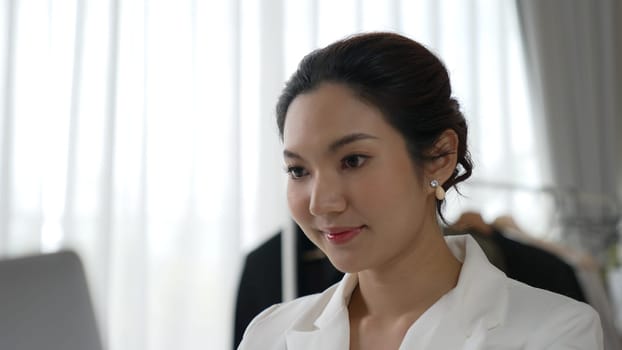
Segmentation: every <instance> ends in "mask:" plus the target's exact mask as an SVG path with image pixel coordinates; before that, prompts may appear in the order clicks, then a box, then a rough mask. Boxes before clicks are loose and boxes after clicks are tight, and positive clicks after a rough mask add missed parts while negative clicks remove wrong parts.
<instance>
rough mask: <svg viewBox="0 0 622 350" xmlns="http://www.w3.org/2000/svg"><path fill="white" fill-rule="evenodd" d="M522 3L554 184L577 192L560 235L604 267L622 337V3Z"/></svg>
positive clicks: (608, 341)
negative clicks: (621, 19)
mask: <svg viewBox="0 0 622 350" xmlns="http://www.w3.org/2000/svg"><path fill="white" fill-rule="evenodd" d="M517 4H518V10H519V11H518V12H519V19H520V24H521V30H522V32H523V33H524V35H523V38H524V40H525V47H526V54H527V55H526V57H527V60H528V62H529V65H528V66H529V68H530V69H529V71H528V73H529V76H528V77H529V80H530V85H531V86H532V90H531V93H532V97H533V101H534V107H535V108H534V112H535V113H536V114H537V115H539V116H540V117H541V118H542V120H543V121H544V124H545V126H546V127H545V133H546V135H547V141H548V142H547V147H546V150H547V151H548V152H547V153H548V157H549V159H550V164H551V173H552V181H553V182H554V183H555V184H556V185H558V186H562V187H565V188H569V189H572V191H570V192H569V194H570V195H569V196H564V197H563V198H562V202H563V203H562V204H563V205H562V206H561V208H560V212H559V216H560V217H561V219H562V222H561V223H562V225H560V228H561V229H562V232H563V234H564V236H565V241H567V242H569V243H571V244H573V245H575V246H579V247H582V248H584V249H585V250H587V251H589V252H590V253H591V254H593V255H594V256H595V257H596V258H598V259H599V262H600V263H601V264H602V265H603V270H604V271H603V272H604V275H605V277H607V278H608V282H609V283H608V287H609V292H610V295H611V297H612V301H613V304H614V305H615V310H614V312H613V313H614V314H616V315H617V322H618V329H619V330H622V268H621V267H620V258H621V257H622V254H621V253H622V245H620V243H619V241H620V232H621V231H620V229H621V228H622V226H620V225H622V223H621V221H620V218H621V215H622V205H621V200H622V153H621V152H620V150H621V149H622V83H621V82H622V69H620V62H622V24H621V23H620V21H619V18H620V16H621V15H622V3H621V2H620V1H617V0H598V1H581V0H550V1H530V0H518V1H517ZM616 245H617V247H616ZM616 249H617V252H616ZM616 255H617V256H616ZM603 321H608V320H606V319H603ZM603 328H604V334H605V349H609V348H610V349H614V348H618V347H619V345H616V344H619V343H620V340H619V336H618V334H616V333H615V329H612V327H611V326H610V324H608V323H607V322H603ZM616 338H617V339H616ZM612 339H614V340H613V341H612Z"/></svg>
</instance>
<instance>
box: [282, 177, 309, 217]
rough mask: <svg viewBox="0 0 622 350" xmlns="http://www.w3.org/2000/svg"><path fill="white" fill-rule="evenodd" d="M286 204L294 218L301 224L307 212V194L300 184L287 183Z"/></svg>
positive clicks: (307, 214)
mask: <svg viewBox="0 0 622 350" xmlns="http://www.w3.org/2000/svg"><path fill="white" fill-rule="evenodd" d="M287 206H288V207H289V211H290V212H291V214H292V216H293V217H294V220H295V221H296V222H298V223H299V224H303V222H301V221H304V220H305V218H306V217H308V216H309V215H310V214H309V195H308V193H307V192H306V190H305V189H304V187H303V186H302V185H301V184H296V183H294V184H292V183H290V184H288V185H287Z"/></svg>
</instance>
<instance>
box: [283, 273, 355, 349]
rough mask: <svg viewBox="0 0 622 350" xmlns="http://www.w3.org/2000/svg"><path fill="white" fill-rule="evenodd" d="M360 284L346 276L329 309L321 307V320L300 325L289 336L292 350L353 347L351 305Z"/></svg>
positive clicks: (351, 277)
mask: <svg viewBox="0 0 622 350" xmlns="http://www.w3.org/2000/svg"><path fill="white" fill-rule="evenodd" d="M357 284H358V279H357V276H356V275H351V274H346V275H345V276H344V278H343V279H342V281H341V282H340V283H339V285H338V286H337V288H336V289H335V292H334V293H333V295H332V296H331V298H330V299H329V300H328V303H326V304H325V305H319V306H318V310H317V312H318V314H319V316H318V317H317V318H316V319H315V320H314V321H313V324H312V325H310V324H309V321H308V320H306V321H304V322H296V323H295V324H294V325H293V326H292V327H291V328H290V330H289V331H288V332H287V334H286V335H285V338H286V343H287V349H289V350H317V349H321V350H343V349H348V348H349V346H350V322H349V319H348V309H347V305H348V303H349V300H350V296H351V295H352V291H353V290H354V288H355V287H356V286H357Z"/></svg>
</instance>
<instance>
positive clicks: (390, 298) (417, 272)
mask: <svg viewBox="0 0 622 350" xmlns="http://www.w3.org/2000/svg"><path fill="white" fill-rule="evenodd" d="M460 268H461V264H460V262H459V261H458V260H457V259H456V258H455V257H454V256H453V254H452V253H451V251H450V250H449V248H448V247H447V244H446V243H445V240H444V238H443V236H442V235H441V233H440V231H439V232H435V233H431V234H428V235H424V236H422V237H421V239H419V240H418V242H416V243H415V244H413V249H411V250H410V252H409V254H406V255H404V256H401V257H399V258H396V260H395V261H391V262H390V263H389V264H388V265H387V266H383V267H381V268H378V269H374V270H365V271H361V272H359V273H358V279H359V284H358V287H357V289H356V290H355V291H354V292H353V294H352V298H351V302H350V309H351V312H352V313H353V314H354V315H353V316H358V317H366V316H373V317H378V318H386V319H390V318H400V317H404V316H405V315H417V317H418V315H420V314H422V313H423V312H425V310H427V309H428V308H429V307H430V306H432V305H433V304H434V303H435V302H436V301H437V300H438V299H440V298H441V297H442V296H443V295H445V294H446V293H447V292H449V291H450V290H451V289H453V288H454V287H455V286H456V284H457V282H458V276H459V275H460ZM415 318H416V317H415Z"/></svg>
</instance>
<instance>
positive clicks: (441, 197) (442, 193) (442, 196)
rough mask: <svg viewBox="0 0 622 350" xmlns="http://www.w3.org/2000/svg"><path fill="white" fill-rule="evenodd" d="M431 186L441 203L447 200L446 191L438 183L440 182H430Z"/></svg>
mask: <svg viewBox="0 0 622 350" xmlns="http://www.w3.org/2000/svg"><path fill="white" fill-rule="evenodd" d="M430 186H431V187H432V188H434V189H435V190H434V194H435V196H436V199H438V200H439V201H442V200H444V199H445V189H444V188H443V186H441V185H440V184H439V183H438V180H432V181H430Z"/></svg>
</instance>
